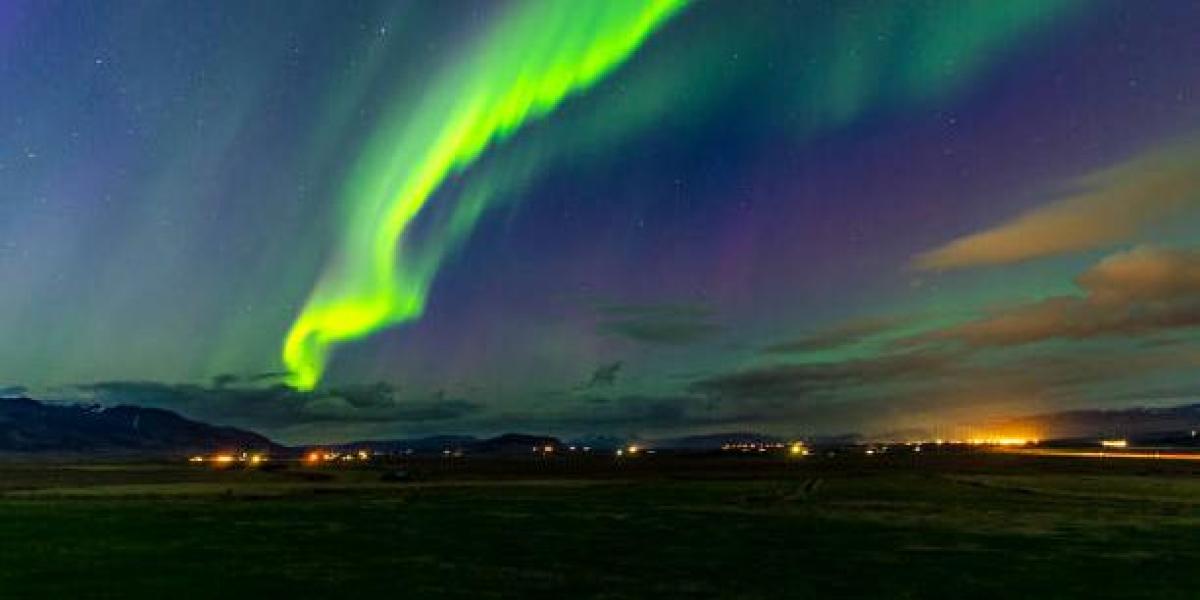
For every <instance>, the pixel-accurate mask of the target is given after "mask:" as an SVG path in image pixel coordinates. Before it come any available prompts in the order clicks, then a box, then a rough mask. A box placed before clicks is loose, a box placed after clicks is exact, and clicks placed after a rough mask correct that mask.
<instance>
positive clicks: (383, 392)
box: [60, 378, 482, 429]
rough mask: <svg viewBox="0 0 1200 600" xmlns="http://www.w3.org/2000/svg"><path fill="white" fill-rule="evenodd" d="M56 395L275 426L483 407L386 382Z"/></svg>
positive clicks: (123, 388) (428, 417)
mask: <svg viewBox="0 0 1200 600" xmlns="http://www.w3.org/2000/svg"><path fill="white" fill-rule="evenodd" d="M64 394H65V397H63V398H60V399H61V400H72V401H81V400H86V401H93V402H98V403H100V404H104V405H109V406H111V405H117V404H134V405H138V406H147V407H157V408H165V409H169V410H174V411H178V412H180V413H183V414H185V415H187V416H190V417H193V418H196V419H201V420H204V421H210V422H214V423H219V424H232V425H238V426H243V427H248V428H252V429H259V428H265V429H279V428H287V427H295V426H301V425H311V424H316V423H326V424H328V423H341V424H367V423H398V424H402V423H414V422H418V423H426V422H447V421H453V420H455V419H461V418H465V417H468V416H471V415H474V414H476V413H477V412H479V411H480V410H481V409H482V407H481V406H480V405H478V404H475V403H472V402H468V401H466V400H462V399H447V398H446V397H445V396H444V394H442V393H440V392H439V393H436V394H434V395H432V397H428V398H407V399H402V398H400V397H399V394H398V393H397V391H396V389H395V388H394V387H393V386H391V385H388V384H382V383H381V384H371V385H356V386H344V387H340V388H334V389H330V390H318V391H313V392H300V391H296V390H295V389H292V388H290V387H288V386H284V385H270V386H232V385H230V384H229V383H228V382H227V379H226V378H220V379H219V380H218V381H216V382H215V383H214V384H213V385H211V386H203V385H194V384H170V383H159V382H150V381H110V382H101V383H92V384H85V385H78V386H74V387H73V388H70V389H68V390H66V391H65V392H64Z"/></svg>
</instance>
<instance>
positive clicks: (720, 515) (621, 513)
mask: <svg viewBox="0 0 1200 600" xmlns="http://www.w3.org/2000/svg"><path fill="white" fill-rule="evenodd" d="M639 461H640V462H636V463H634V462H632V461H626V462H625V463H623V464H617V463H615V462H613V461H612V460H611V459H608V460H603V459H596V460H594V461H590V462H587V463H567V462H563V463H546V462H544V461H537V460H534V459H529V460H526V461H490V462H485V461H479V462H472V461H470V460H459V461H457V462H453V463H450V462H438V461H430V462H429V463H427V464H412V465H407V466H406V468H408V469H409V470H411V472H413V473H414V474H415V475H416V481H414V482H410V483H386V482H382V481H381V480H380V474H381V472H382V469H381V468H360V469H326V470H311V469H300V468H298V467H293V468H288V469H283V470H280V471H275V472H265V471H243V470H228V471H214V470H211V469H206V468H203V467H191V466H188V465H174V464H161V465H154V464H107V465H94V464H93V465H62V464H28V463H9V464H0V597H3V598H26V597H47V598H130V597H135V598H164V597H174V598H241V597H260V598H277V597H287V596H291V597H341V598H361V597H383V596H384V595H387V596H388V597H396V596H404V597H409V598H420V597H460V598H509V597H520V598H570V597H582V598H651V597H653V598H681V597H688V598H829V597H872V598H931V597H934V598H937V597H940V598H962V597H976V598H1001V597H1003V598H1012V597H1029V596H1039V597H1048V598H1097V597H1101V598H1108V597H1112V598H1118V597H1119V598H1143V597H1144V598H1195V597H1197V596H1198V595H1200V567H1198V566H1197V564H1200V474H1198V473H1197V472H1196V471H1195V469H1197V468H1198V467H1200V465H1176V464H1171V463H1167V462H1165V461H1164V462H1159V463H1143V462H1139V461H1117V462H1109V461H1100V460H1084V459H1047V460H1039V459H1033V458H1026V457H1008V456H990V455H978V456H959V457H928V458H923V460H922V461H920V462H919V463H918V462H917V461H914V460H882V459H876V460H870V459H863V458H857V459H854V458H844V459H806V460H805V461H790V462H789V461H784V460H778V461H772V460H743V459H687V460H685V459H669V458H666V457H663V458H650V457H647V460H640V459H639ZM1118 463H1119V464H1118Z"/></svg>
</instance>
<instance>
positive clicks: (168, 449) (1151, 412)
mask: <svg viewBox="0 0 1200 600" xmlns="http://www.w3.org/2000/svg"><path fill="white" fill-rule="evenodd" d="M1001 427H1013V428H1018V429H1022V430H1024V429H1028V430H1032V431H1039V432H1043V433H1042V437H1043V438H1044V439H1050V440H1068V441H1069V440H1081V439H1097V438H1102V437H1103V438H1123V439H1128V440H1130V441H1131V442H1135V443H1140V444H1160V445H1175V446H1200V437H1198V436H1197V433H1200V404H1186V405H1181V406H1171V407H1163V408H1141V407H1139V408H1126V409H1111V410H1101V409H1090V410H1072V411H1062V412H1055V413H1046V414H1040V415H1030V416H1022V417H1015V418H1012V419H1008V420H1005V421H1003V422H1002V423H1001ZM861 440H862V438H860V437H859V436H857V435H845V436H836V437H818V438H811V437H809V438H807V439H806V441H807V442H808V443H810V444H812V445H818V446H819V445H844V444H853V443H858V442H860V441H861ZM787 441H790V439H789V438H782V437H778V436H772V435H765V434H760V433H754V432H729V433H710V434H702V435H692V436H684V437H675V438H663V439H657V440H621V439H619V438H615V437H609V436H592V437H583V438H577V439H573V440H572V441H570V442H567V443H564V442H563V441H561V440H560V439H559V438H556V437H552V436H547V435H530V434H522V433H507V434H504V435H500V436H497V437H492V438H477V437H473V436H464V435H437V436H429V437H422V438H414V439H394V440H386V439H385V440H363V441H358V442H352V443H345V444H333V445H329V446H327V447H329V448H332V449H338V450H363V449H366V450H371V451H373V452H385V453H389V454H399V453H405V452H411V453H414V454H440V453H442V452H444V451H447V450H448V451H451V452H463V453H468V454H490V455H506V454H509V455H513V454H527V453H529V452H530V451H531V450H532V449H533V448H545V447H547V446H550V447H553V448H554V449H555V450H558V449H561V448H564V447H565V446H568V445H574V446H577V447H583V446H589V447H591V448H593V449H594V450H598V451H604V450H612V449H614V448H618V447H621V446H623V445H625V444H628V443H639V444H643V445H644V446H646V447H649V448H658V449H664V450H665V449H674V450H681V451H709V450H716V449H719V448H720V447H721V446H722V445H724V444H731V443H732V444H740V443H751V444H753V443H767V444H769V443H778V442H787ZM238 450H244V451H251V450H258V451H268V452H274V453H288V452H289V451H297V452H298V451H299V450H297V449H291V448H287V447H284V446H281V445H279V444H276V443H275V442H273V441H271V440H270V439H269V438H267V437H265V436H263V435H260V434H258V433H255V432H252V431H247V430H244V429H238V428H234V427H222V426H217V425H210V424H208V423H203V422H200V421H195V420H192V419H189V418H187V417H183V416H181V415H179V414H176V413H174V412H171V411H169V410H164V409H159V408H142V407H137V406H128V405H122V406H113V407H103V406H99V405H79V404H75V405H64V404H51V403H44V402H39V401H37V400H33V399H30V398H25V397H19V398H3V397H0V453H4V452H8V453H64V454H66V453H80V454H82V453H89V454H151V453H152V454H160V455H162V454H176V455H178V454H183V453H209V452H230V451H238Z"/></svg>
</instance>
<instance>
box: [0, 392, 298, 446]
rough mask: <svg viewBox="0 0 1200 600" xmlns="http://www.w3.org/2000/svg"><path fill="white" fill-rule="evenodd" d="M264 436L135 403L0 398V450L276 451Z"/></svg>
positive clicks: (272, 443)
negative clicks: (115, 403) (110, 403)
mask: <svg viewBox="0 0 1200 600" xmlns="http://www.w3.org/2000/svg"><path fill="white" fill-rule="evenodd" d="M279 449H281V447H280V446H278V445H277V444H275V443H274V442H272V441H271V440H269V439H267V438H266V437H264V436H262V435H259V434H257V433H253V432H250V431H245V430H242V429H236V428H233V427H220V426H216V425H209V424H207V423H202V422H199V421H193V420H191V419H187V418H184V417H182V416H180V415H178V414H176V413H173V412H171V411H169V410H164V409H160V408H141V407H137V406H114V407H111V408H105V407H102V406H97V405H79V404H74V405H60V404H47V403H43V402H39V401H37V400H33V399H30V398H0V452H48V453H50V452H62V453H76V452H78V453H82V452H88V453H96V452H111V453H141V452H146V453H183V452H213V451H234V450H279Z"/></svg>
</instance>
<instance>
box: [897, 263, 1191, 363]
mask: <svg viewBox="0 0 1200 600" xmlns="http://www.w3.org/2000/svg"><path fill="white" fill-rule="evenodd" d="M1076 283H1077V284H1078V285H1079V287H1080V288H1082V291H1083V294H1082V295H1069V296H1055V297H1051V298H1047V299H1045V300H1041V301H1039V302H1033V303H1029V304H1022V305H1018V306H1014V307H1009V308H1006V309H1001V310H998V311H996V312H994V313H993V314H991V315H989V316H986V317H983V318H980V319H976V320H974V321H969V322H967V323H963V324H960V325H956V326H953V327H949V328H946V329H942V330H938V331H934V332H930V333H927V334H923V335H922V336H919V337H917V338H913V339H910V340H906V343H908V344H913V343H918V344H919V343H924V342H929V341H937V340H952V341H960V342H963V343H966V344H968V345H970V346H1013V345H1020V344H1029V343H1034V342H1041V341H1046V340H1051V339H1074V340H1081V339H1088V338H1094V337H1099V336H1110V335H1145V334H1153V333H1160V332H1169V331H1173V330H1177V329H1181V328H1188V327H1195V326H1200V251H1198V250H1194V249H1188V250H1180V249H1167V248H1159V247H1153V246H1139V247H1137V248H1134V249H1132V250H1129V251H1125V252H1119V253H1116V254H1113V255H1110V256H1108V257H1107V258H1105V259H1103V260H1101V261H1100V262H1099V263H1097V264H1096V265H1095V266H1093V267H1092V268H1091V269H1088V270H1087V271H1085V272H1084V273H1083V274H1081V275H1080V276H1079V277H1077V278H1076Z"/></svg>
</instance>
